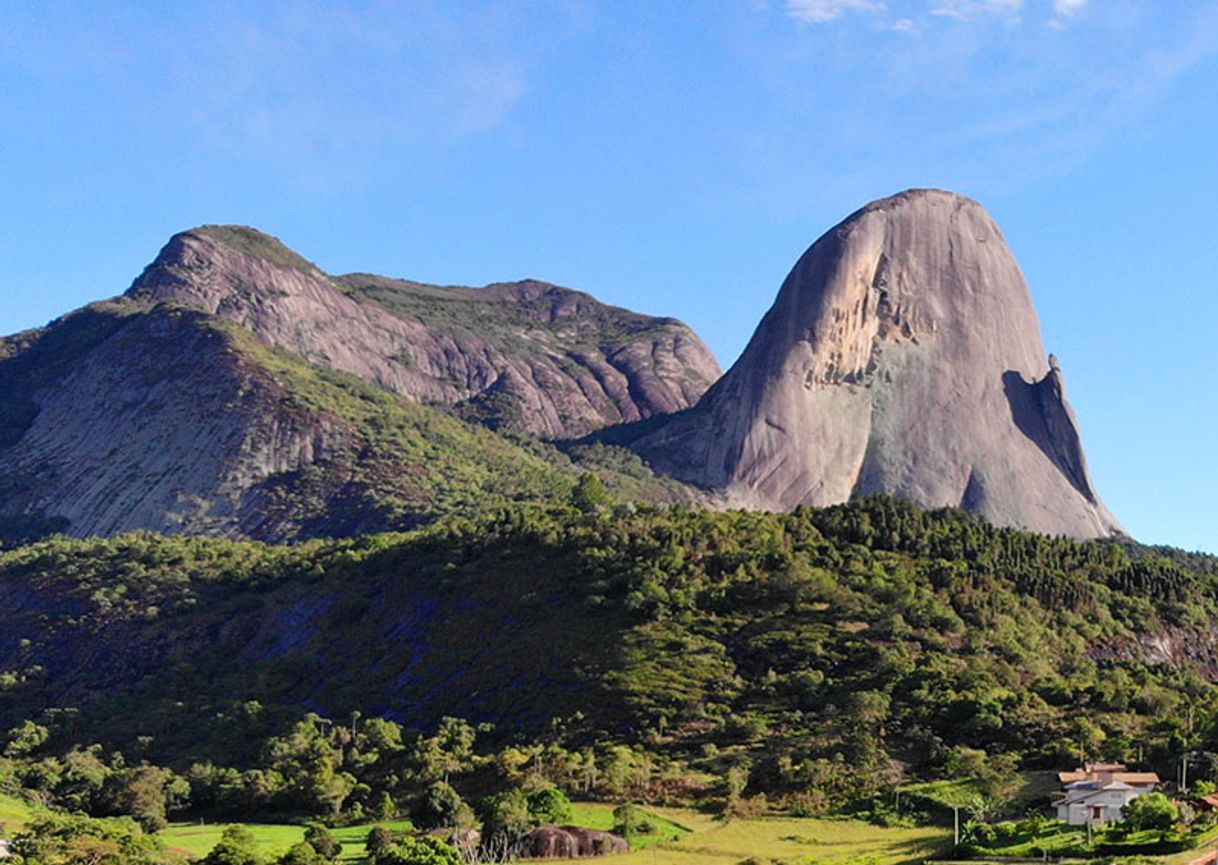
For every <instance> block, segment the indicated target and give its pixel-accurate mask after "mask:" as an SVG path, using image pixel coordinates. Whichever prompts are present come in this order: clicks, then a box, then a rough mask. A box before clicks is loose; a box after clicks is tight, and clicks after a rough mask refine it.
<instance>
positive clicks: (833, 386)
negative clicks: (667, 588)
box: [634, 189, 1121, 537]
mask: <svg viewBox="0 0 1218 865" xmlns="http://www.w3.org/2000/svg"><path fill="white" fill-rule="evenodd" d="M1045 358H1046V352H1045V350H1044V346H1043V344H1042V342H1041V336H1040V325H1039V322H1038V321H1037V318H1036V312H1035V310H1034V309H1033V306H1032V299H1031V295H1030V292H1029V291H1028V287H1027V284H1026V283H1025V281H1024V278H1023V274H1022V272H1021V271H1020V269H1019V265H1018V264H1017V263H1016V261H1015V258H1014V256H1013V255H1012V254H1011V251H1010V249H1009V248H1008V247H1007V245H1006V241H1005V240H1004V239H1003V237H1002V233H1001V232H1000V231H999V229H998V226H997V225H996V224H995V223H994V221H993V219H991V218H990V216H989V214H988V213H986V211H985V209H984V208H983V207H982V206H981V205H980V204H979V203H977V202H975V201H973V200H972V199H969V198H965V197H964V196H960V195H957V194H955V193H952V192H946V191H943V190H929V189H928V190H921V189H919V190H909V191H906V192H902V193H899V194H897V195H895V196H891V197H889V198H884V199H880V200H878V201H875V202H872V203H871V204H868V205H866V206H865V207H863V208H862V209H860V210H858V211H856V212H855V213H854V214H852V215H851V216H850V217H848V218H847V219H846V220H844V221H843V222H842V223H839V224H838V225H837V226H836V227H835V228H833V229H831V230H830V231H828V232H826V233H825V234H824V235H823V236H822V237H821V238H820V239H819V240H817V241H816V242H815V243H814V244H812V246H811V247H810V248H809V249H808V250H807V251H806V252H805V253H804V254H803V255H802V256H801V257H800V259H799V261H798V262H796V264H795V267H794V268H793V269H792V270H791V273H790V274H789V275H788V276H787V278H786V280H785V281H784V282H783V285H782V288H781V289H780V291H779V293H778V297H777V299H776V300H775V302H774V305H773V306H772V307H771V308H770V310H769V312H767V313H766V315H765V317H764V318H763V319H762V322H761V324H760V326H759V327H758V328H757V331H756V333H755V334H754V336H753V338H752V340H751V341H750V342H749V344H748V346H747V347H746V349H745V351H744V353H743V354H742V355H741V356H740V359H739V360H738V361H737V362H736V364H735V365H734V366H733V367H732V368H731V370H729V371H728V373H727V374H726V375H725V376H724V377H723V378H722V379H720V381H719V382H717V383H716V384H715V385H714V387H712V388H711V389H710V390H709V391H708V392H707V393H706V395H705V396H704V397H703V399H702V400H701V401H700V402H699V404H698V406H697V409H696V410H695V411H693V412H691V413H687V414H686V415H682V416H681V417H679V418H676V419H673V420H671V421H669V422H667V423H661V424H658V425H653V427H652V428H650V429H648V430H646V431H643V432H641V434H640V436H639V438H638V439H637V440H636V441H635V443H634V446H635V447H636V448H637V449H638V450H640V452H641V453H642V454H643V455H644V456H645V457H648V458H649V459H651V460H652V461H653V463H654V464H655V465H657V466H658V467H660V468H666V469H668V470H670V471H672V472H674V473H675V474H677V475H678V476H680V477H682V478H683V479H685V480H690V481H693V482H695V483H699V484H702V485H704V486H709V487H712V488H717V489H721V490H723V491H724V492H725V493H726V494H727V495H728V498H729V501H731V502H733V503H734V504H736V505H739V506H743V507H752V508H759V509H766V510H790V509H792V508H795V507H797V506H799V505H802V504H808V505H817V506H819V505H829V504H836V503H839V502H843V501H846V500H848V499H850V498H853V497H855V496H859V495H867V494H872V493H891V494H894V495H897V496H899V497H901V498H907V499H911V500H913V501H916V502H919V503H921V504H923V505H927V506H931V507H938V506H943V505H962V506H964V507H966V508H968V509H969V510H972V511H974V512H976V513H979V514H980V515H982V516H984V517H986V518H987V519H989V520H991V521H992V522H995V523H998V524H1000V525H1009V526H1017V527H1023V528H1029V529H1032V530H1034V531H1040V532H1046V533H1050V534H1069V535H1073V536H1076V537H1096V536H1103V535H1108V534H1111V533H1114V532H1119V531H1120V530H1121V529H1120V524H1119V523H1118V522H1117V521H1116V520H1115V518H1114V517H1113V516H1112V515H1111V514H1110V513H1108V511H1107V509H1105V508H1104V506H1103V504H1102V503H1101V502H1100V501H1099V499H1098V497H1097V496H1095V494H1094V492H1093V489H1092V484H1091V480H1090V478H1089V476H1088V474H1087V469H1086V463H1085V460H1084V458H1083V451H1082V444H1081V441H1080V437H1079V434H1078V425H1077V421H1076V420H1075V417H1074V414H1073V411H1072V410H1071V409H1070V407H1069V405H1068V404H1067V403H1066V400H1065V390H1064V385H1063V383H1062V376H1061V372H1060V368H1059V367H1057V366H1056V365H1055V364H1053V362H1050V365H1049V367H1048V368H1046V360H1045ZM1054 360H1055V359H1054Z"/></svg>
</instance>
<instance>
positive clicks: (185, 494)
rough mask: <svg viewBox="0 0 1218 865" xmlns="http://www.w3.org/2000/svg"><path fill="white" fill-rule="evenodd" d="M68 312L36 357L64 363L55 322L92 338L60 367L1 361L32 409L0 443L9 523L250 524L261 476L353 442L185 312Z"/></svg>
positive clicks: (229, 531) (198, 529)
mask: <svg viewBox="0 0 1218 865" xmlns="http://www.w3.org/2000/svg"><path fill="white" fill-rule="evenodd" d="M72 318H73V319H74V320H73V321H67V322H64V323H62V324H61V325H60V327H59V328H56V329H52V331H51V332H50V334H49V336H43V337H42V339H43V340H45V341H46V342H47V343H52V344H51V345H48V346H47V347H46V348H45V350H42V351H38V347H35V349H34V351H35V352H38V353H37V355H36V356H35V357H33V358H31V360H32V363H31V364H30V366H34V367H36V366H41V365H43V364H53V363H55V362H57V361H61V360H62V358H61V357H59V355H61V354H62V353H66V352H67V349H66V348H65V347H63V346H58V345H54V344H53V343H54V342H55V341H56V340H57V338H59V337H60V331H71V337H70V338H71V339H72V340H73V341H74V342H76V343H79V342H81V341H84V340H85V339H92V340H95V341H96V343H97V344H96V345H94V346H91V347H89V348H88V350H86V351H81V352H80V355H81V356H79V357H76V358H73V359H72V360H71V361H70V362H68V363H65V364H64V368H63V369H61V370H57V371H56V374H54V375H46V376H39V374H38V372H37V371H36V370H35V371H32V372H28V373H27V372H26V371H24V370H20V369H19V370H16V371H15V372H12V371H10V370H8V369H7V368H5V369H4V370H2V371H0V382H2V384H3V388H4V390H5V392H7V393H9V394H10V395H11V394H22V399H23V401H24V404H26V405H28V406H29V408H30V411H29V414H28V422H27V423H24V424H22V425H21V427H20V428H19V429H17V430H15V431H14V434H13V435H12V436H11V438H12V441H11V442H9V443H6V445H7V446H6V447H3V448H0V511H2V512H3V514H4V518H5V519H6V520H10V521H11V520H12V519H13V515H20V514H31V515H44V516H45V518H47V519H49V520H50V521H51V522H52V524H51V525H48V526H46V528H49V529H55V530H59V531H64V532H71V533H72V534H75V535H111V534H117V533H121V532H126V531H133V530H136V529H151V530H154V531H161V532H169V533H175V532H185V533H191V534H215V535H242V534H247V533H250V529H252V528H253V526H254V525H255V524H256V523H259V522H264V521H265V517H257V518H251V516H250V515H249V514H247V513H246V511H247V510H248V507H247V503H248V501H249V499H250V496H251V493H252V492H254V491H256V490H257V489H258V486H259V484H261V483H263V482H264V481H266V480H267V479H269V478H272V477H275V476H277V475H281V474H283V473H285V472H291V471H293V470H296V469H299V468H301V467H302V466H306V465H310V464H313V463H315V462H317V461H319V460H321V459H323V458H324V457H325V455H327V454H328V453H330V452H332V451H334V450H335V449H336V448H339V447H341V446H342V445H343V443H344V442H345V441H347V440H349V439H351V438H352V431H351V430H350V429H347V428H346V426H345V425H344V424H343V423H342V422H341V420H340V419H338V418H335V417H331V416H327V415H326V414H325V413H324V412H317V411H309V410H307V409H303V408H301V407H300V406H298V405H293V404H292V403H291V401H290V400H287V399H286V398H285V397H286V394H285V393H284V391H283V388H282V386H281V385H280V384H279V383H278V382H276V381H275V379H274V376H273V375H271V374H270V373H268V372H267V371H266V370H263V369H260V368H258V367H257V366H255V365H252V364H250V363H249V362H248V361H247V360H246V359H245V358H243V357H242V356H241V355H240V354H239V353H237V352H234V351H233V350H232V348H231V346H230V345H228V344H227V342H226V341H225V340H224V339H223V337H222V335H221V334H220V333H218V332H216V331H214V330H211V329H208V328H205V327H199V326H197V324H196V323H195V322H194V321H192V317H191V316H190V315H189V314H184V313H183V312H182V311H176V312H173V311H163V312H158V313H155V314H150V315H132V316H126V317H121V318H120V317H113V318H112V317H108V316H105V315H97V314H95V313H94V312H93V311H91V310H83V311H81V312H78V313H76V314H75V316H73V317H72ZM90 318H92V319H95V321H94V322H89V321H88V320H87V319H90ZM75 348H76V349H78V350H79V348H80V346H79V345H77V346H75ZM20 360H21V359H20V358H19V359H18V360H17V361H14V363H20ZM39 379H41V380H39ZM35 528H37V527H35ZM35 534H37V532H35ZM271 536H273V533H271Z"/></svg>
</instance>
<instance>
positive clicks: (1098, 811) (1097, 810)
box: [1091, 805, 1104, 820]
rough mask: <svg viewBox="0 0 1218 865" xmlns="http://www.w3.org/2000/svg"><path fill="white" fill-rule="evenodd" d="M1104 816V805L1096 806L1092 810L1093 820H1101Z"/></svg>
mask: <svg viewBox="0 0 1218 865" xmlns="http://www.w3.org/2000/svg"><path fill="white" fill-rule="evenodd" d="M1103 814H1104V806H1103V805H1096V806H1095V807H1094V808H1092V809H1091V819H1092V820H1099V819H1100V818H1101V817H1102V816H1103Z"/></svg>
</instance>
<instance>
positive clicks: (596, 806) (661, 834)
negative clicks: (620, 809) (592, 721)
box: [571, 802, 690, 861]
mask: <svg viewBox="0 0 1218 865" xmlns="http://www.w3.org/2000/svg"><path fill="white" fill-rule="evenodd" d="M614 807H615V806H613V805H605V804H602V803H599V802H577V803H575V804H573V805H572V806H571V822H572V823H574V824H575V825H576V826H586V827H587V828H589V829H604V830H605V831H606V832H607V831H609V830H611V829H613V809H614ZM646 814H647V819H648V822H650V823H651V824H652V825H653V826H655V831H654V832H652V833H650V834H647V835H639V836H636V837H635V838H634V839H632V840H631V847H633V848H634V849H635V850H647V849H649V848H651V847H654V846H656V845H657V844H671V843H673V842H674V841H680V840H681V839H682V838H685V837H686V836H688V835H689V833H690V831H689V829H686V828H685V827H684V826H683V825H681V824H680V823H674V822H673V821H672V820H669V819H666V818H664V817H661V816H660V815H659V814H658V813H656V812H655V811H651V810H646ZM614 861H618V860H614Z"/></svg>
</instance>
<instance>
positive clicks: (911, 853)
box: [161, 803, 947, 865]
mask: <svg viewBox="0 0 1218 865" xmlns="http://www.w3.org/2000/svg"><path fill="white" fill-rule="evenodd" d="M646 813H647V814H648V815H649V816H651V817H652V818H654V819H653V820H652V822H653V823H654V824H655V826H656V829H657V831H656V833H655V835H654V836H653V837H648V838H640V839H636V843H635V849H634V850H633V851H632V852H630V853H627V854H626V855H623V856H615V857H613V859H612V861H613V862H616V863H621V865H699V863H708V865H715V863H722V865H729V863H730V865H739V863H741V862H743V861H744V860H747V859H751V858H752V859H756V860H758V862H763V863H766V865H769V863H770V862H772V861H774V860H780V861H782V862H789V863H792V865H796V863H798V865H810V863H817V865H821V863H824V865H836V863H842V865H845V863H852V865H853V863H858V865H863V863H867V865H898V863H904V862H920V861H922V860H923V859H926V858H927V857H929V856H932V855H934V854H935V853H936V852H940V851H941V849H942V846H943V844H944V843H945V842H946V841H947V834H946V833H945V832H944V831H943V830H941V829H925V828H922V829H882V828H879V827H876V826H872V825H870V824H868V823H860V822H857V821H850V820H796V819H758V820H732V821H730V822H727V823H723V822H721V821H719V820H716V819H714V818H713V817H710V816H708V815H705V814H701V813H698V812H697V811H688V810H685V809H679V808H648V809H646ZM572 822H573V823H576V824H578V825H581V826H587V827H589V828H593V829H609V828H611V827H612V826H613V806H612V805H603V804H594V803H580V804H576V805H575V806H574V807H573V813H572ZM383 825H386V826H388V828H391V829H398V828H405V827H407V826H408V825H409V824H408V823H405V822H401V823H389V824H383ZM226 827H227V824H222V823H217V824H215V825H208V826H199V825H196V824H182V823H179V824H175V825H173V826H170V827H169V828H168V829H166V830H165V831H164V832H162V833H161V837H162V838H163V839H164V841H165V843H166V845H168V846H169V847H173V848H176V849H178V850H181V851H183V852H186V853H189V854H190V855H191V856H202V855H204V854H205V853H207V852H208V851H209V850H211V848H212V847H213V846H214V845H215V843H216V842H217V841H218V840H219V839H220V833H221V832H223V831H224V829H225V828H226ZM247 828H248V829H249V830H250V831H251V832H253V833H254V837H255V838H256V839H257V840H258V844H259V846H260V847H261V849H262V851H263V852H264V853H267V854H277V853H282V852H283V851H285V850H287V848H288V847H290V846H291V845H292V844H295V843H296V842H297V841H300V840H301V839H302V838H303V836H304V829H303V828H302V827H300V826H281V825H267V824H247ZM370 828H372V824H369V825H364V826H352V827H348V828H345V829H335V830H334V834H335V835H336V836H337V837H338V839H339V840H340V841H342V843H343V852H342V857H341V858H342V859H343V860H344V861H352V860H355V859H358V858H360V857H361V856H362V855H363V852H364V838H365V837H366V836H367V834H368V830H369V829H370ZM674 839H675V840H674Z"/></svg>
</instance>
